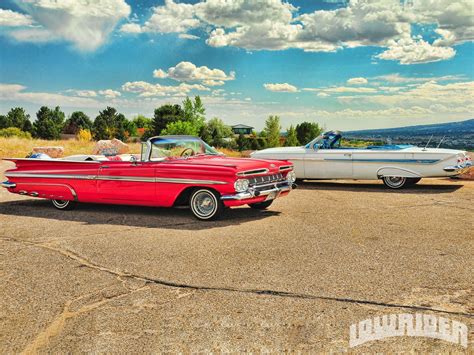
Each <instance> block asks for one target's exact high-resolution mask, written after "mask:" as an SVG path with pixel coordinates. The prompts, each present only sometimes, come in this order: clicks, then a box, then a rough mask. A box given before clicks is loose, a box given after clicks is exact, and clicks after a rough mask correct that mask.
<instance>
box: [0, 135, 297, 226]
mask: <svg viewBox="0 0 474 355" xmlns="http://www.w3.org/2000/svg"><path fill="white" fill-rule="evenodd" d="M5 160H9V161H12V162H14V163H15V164H16V168H14V169H11V170H8V171H6V173H5V176H6V177H7V178H8V181H5V182H3V183H2V186H3V187H5V188H7V189H8V191H10V192H12V193H17V194H20V195H29V196H33V197H39V198H46V199H49V200H51V201H52V204H53V205H54V207H56V208H58V209H60V210H68V209H71V208H72V207H74V205H75V204H76V203H77V202H88V203H106V204H124V205H142V206H160V207H172V206H179V205H189V207H190V208H191V211H192V212H193V214H194V216H196V217H197V218H198V219H201V220H211V219H215V218H217V217H219V215H220V214H221V213H222V211H223V210H224V208H225V207H233V206H241V205H249V206H250V207H252V208H256V209H265V208H267V207H268V206H270V205H271V204H272V202H273V200H274V199H275V198H277V197H279V196H284V195H287V194H288V193H289V192H290V190H291V189H292V188H294V187H296V185H294V182H295V178H296V177H295V173H294V172H293V165H292V164H291V163H289V162H287V161H276V160H275V161H273V160H260V159H250V158H248V159H246V158H238V159H236V158H228V157H225V156H223V155H222V154H220V153H218V152H217V151H216V150H214V149H213V148H212V147H210V146H209V145H207V144H206V143H205V142H203V141H202V140H201V139H199V138H196V137H190V136H163V137H154V138H150V139H149V140H148V141H147V142H146V143H143V145H142V153H141V158H140V159H139V158H138V157H136V156H134V155H128V156H127V155H120V156H119V155H115V156H103V155H102V156H97V155H76V156H70V157H67V158H63V159H51V158H49V157H48V156H45V157H40V159H38V158H36V159H35V158H24V159H15V158H11V159H10V158H9V159H5Z"/></svg>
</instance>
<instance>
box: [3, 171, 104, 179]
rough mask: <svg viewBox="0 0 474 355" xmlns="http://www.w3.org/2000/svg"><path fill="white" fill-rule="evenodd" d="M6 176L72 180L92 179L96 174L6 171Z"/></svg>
mask: <svg viewBox="0 0 474 355" xmlns="http://www.w3.org/2000/svg"><path fill="white" fill-rule="evenodd" d="M5 176H6V177H32V178H44V179H74V180H94V179H95V178H96V175H68V174H37V173H15V172H13V173H6V174H5Z"/></svg>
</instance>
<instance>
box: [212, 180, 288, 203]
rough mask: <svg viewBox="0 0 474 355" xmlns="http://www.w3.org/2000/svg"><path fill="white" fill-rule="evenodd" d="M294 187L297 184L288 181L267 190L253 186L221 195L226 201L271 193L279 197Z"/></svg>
mask: <svg viewBox="0 0 474 355" xmlns="http://www.w3.org/2000/svg"><path fill="white" fill-rule="evenodd" d="M293 188H296V185H295V184H292V185H290V184H288V183H286V184H281V185H280V186H275V187H272V188H269V189H267V190H260V191H257V190H255V189H253V188H250V189H249V190H248V191H246V192H239V193H237V194H235V195H223V196H221V200H224V201H226V200H248V199H250V198H254V197H261V196H268V195H270V194H276V196H275V197H278V196H279V195H280V194H281V193H282V192H287V191H290V190H292V189H293Z"/></svg>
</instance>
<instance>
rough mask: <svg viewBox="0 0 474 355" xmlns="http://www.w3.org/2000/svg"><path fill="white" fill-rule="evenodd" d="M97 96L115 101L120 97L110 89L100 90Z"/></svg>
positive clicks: (119, 94)
mask: <svg viewBox="0 0 474 355" xmlns="http://www.w3.org/2000/svg"><path fill="white" fill-rule="evenodd" d="M99 94H100V95H103V96H105V97H106V98H107V99H115V98H117V97H119V96H122V94H121V93H120V92H119V91H115V90H112V89H107V90H100V91H99Z"/></svg>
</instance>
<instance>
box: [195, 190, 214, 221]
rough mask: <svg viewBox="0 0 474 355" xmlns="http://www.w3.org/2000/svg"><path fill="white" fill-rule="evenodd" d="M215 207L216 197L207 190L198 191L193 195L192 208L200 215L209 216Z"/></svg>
mask: <svg viewBox="0 0 474 355" xmlns="http://www.w3.org/2000/svg"><path fill="white" fill-rule="evenodd" d="M216 207H217V201H216V197H215V196H214V195H213V194H211V193H210V192H208V191H199V192H197V193H196V194H195V195H194V196H193V201H192V208H193V211H194V212H195V213H196V214H197V215H198V216H200V217H204V218H205V217H211V216H212V215H213V214H214V213H215V211H216Z"/></svg>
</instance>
